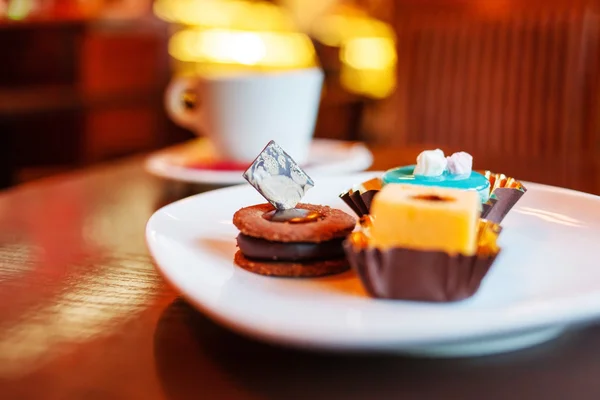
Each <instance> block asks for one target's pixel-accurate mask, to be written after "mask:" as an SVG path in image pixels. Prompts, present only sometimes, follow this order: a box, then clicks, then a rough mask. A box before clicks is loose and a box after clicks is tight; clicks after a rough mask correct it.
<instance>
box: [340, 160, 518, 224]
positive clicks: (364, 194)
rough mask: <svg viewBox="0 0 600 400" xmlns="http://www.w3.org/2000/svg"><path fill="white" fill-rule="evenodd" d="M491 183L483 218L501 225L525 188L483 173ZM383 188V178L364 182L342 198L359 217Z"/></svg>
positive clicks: (491, 174)
mask: <svg viewBox="0 0 600 400" xmlns="http://www.w3.org/2000/svg"><path fill="white" fill-rule="evenodd" d="M481 173H482V174H483V175H484V176H485V177H486V178H487V179H488V181H489V182H490V198H489V200H488V201H487V202H485V203H484V204H483V205H482V206H483V208H482V212H481V218H483V219H486V220H488V221H490V222H495V223H497V224H499V223H500V222H502V220H503V219H504V217H506V215H507V214H508V212H509V211H510V210H511V209H512V208H513V207H514V205H515V204H517V202H518V201H519V200H520V199H521V197H522V196H523V195H524V194H525V192H526V191H527V189H526V188H525V186H524V185H523V184H522V183H521V182H520V181H517V180H516V179H514V178H511V177H507V176H506V175H504V174H500V173H495V172H491V171H482V172H481ZM382 187H383V181H382V180H381V178H373V179H370V180H368V181H365V182H362V183H360V184H358V185H356V186H354V187H352V188H351V189H349V190H347V191H345V192H343V193H342V194H340V198H341V199H342V200H343V201H344V202H345V203H346V204H347V205H348V206H349V207H350V208H351V209H352V210H353V211H354V212H355V213H356V215H358V216H359V217H363V216H365V215H368V214H369V211H370V209H371V202H372V200H373V197H374V196H375V195H376V194H377V192H379V191H380V190H381V188H382Z"/></svg>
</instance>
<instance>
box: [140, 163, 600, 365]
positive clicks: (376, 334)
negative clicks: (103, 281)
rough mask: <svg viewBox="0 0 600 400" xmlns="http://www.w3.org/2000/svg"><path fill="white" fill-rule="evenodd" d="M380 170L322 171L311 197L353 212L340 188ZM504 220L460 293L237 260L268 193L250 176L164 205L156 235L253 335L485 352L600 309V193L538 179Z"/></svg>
mask: <svg viewBox="0 0 600 400" xmlns="http://www.w3.org/2000/svg"><path fill="white" fill-rule="evenodd" d="M374 175H376V173H361V174H355V175H351V176H345V177H336V178H333V177H321V178H318V179H315V183H316V186H315V187H314V188H313V189H311V190H310V191H309V192H308V194H307V197H306V198H305V201H309V202H313V203H321V204H328V205H331V206H334V207H339V208H341V209H344V210H346V211H348V212H351V211H350V210H349V208H348V207H346V205H345V204H344V203H343V202H342V201H341V200H340V199H339V198H338V194H339V193H340V192H341V191H343V190H344V189H346V188H348V187H350V186H351V185H352V184H354V183H357V182H360V181H363V180H365V179H367V178H369V177H372V176H374ZM527 187H528V192H527V193H526V194H525V195H524V196H523V197H522V199H521V201H520V202H519V203H518V204H517V206H516V207H515V208H513V210H512V211H511V213H510V214H509V215H508V216H507V217H506V219H505V220H504V222H503V226H504V230H503V232H502V234H501V236H500V239H499V240H500V245H501V246H502V248H503V251H502V252H501V254H500V255H499V257H498V258H497V260H496V263H495V264H494V265H493V267H492V269H491V270H490V272H489V273H488V275H487V276H486V278H485V279H484V280H483V282H482V285H481V287H480V290H479V291H478V292H477V293H476V294H475V296H474V297H472V298H470V299H467V300H464V301H462V302H458V303H450V304H431V303H420V302H409V301H386V300H378V299H373V298H369V297H366V296H365V292H364V290H363V289H362V286H361V285H360V282H359V280H358V279H357V278H356V277H355V275H354V274H353V273H352V272H348V273H344V274H342V275H338V276H333V277H328V278H319V279H304V280H301V279H283V278H270V277H264V276H259V275H255V274H252V273H250V272H247V271H245V270H243V269H241V268H239V267H236V266H235V265H234V264H233V262H232V258H233V255H234V252H235V250H236V246H235V236H236V235H237V230H236V228H235V227H234V226H233V225H232V223H231V218H232V215H233V213H234V212H235V211H236V210H238V209H239V208H241V207H244V206H248V205H251V204H255V203H259V202H263V201H264V200H263V199H262V198H261V197H260V195H259V194H258V193H256V192H255V191H254V189H253V188H251V187H250V186H249V185H244V186H236V187H232V188H226V189H220V190H216V191H212V192H207V193H203V194H200V195H196V196H193V197H190V198H187V199H184V200H181V201H178V202H176V203H173V204H170V205H168V206H166V207H164V208H162V209H160V210H158V211H157V212H156V213H155V214H154V215H153V216H152V217H151V219H150V220H149V222H148V225H147V230H146V235H147V243H148V247H149V249H150V252H151V254H152V256H153V257H154V258H155V260H156V262H157V265H158V268H159V270H160V271H161V273H162V274H163V275H164V277H165V278H166V279H167V280H168V281H169V282H171V284H173V285H174V286H175V287H176V288H178V289H179V290H180V291H181V293H182V294H183V295H184V296H185V297H186V298H187V299H188V300H189V301H190V302H191V303H193V304H195V305H196V306H197V307H198V309H200V310H201V311H203V312H205V313H206V314H208V315H209V316H210V317H212V318H213V319H215V320H216V321H218V322H219V323H221V324H223V325H225V326H227V327H229V328H231V329H232V330H235V331H237V332H240V333H242V334H245V335H249V336H251V337H254V338H258V339H261V340H265V341H270V342H274V343H279V344H285V345H293V346H299V347H307V348H316V349H329V350H344V351H346V350H386V351H399V352H406V353H414V354H428V355H431V354H434V355H445V356H454V355H474V354H486V353H494V352H501V351H507V350H510V349H517V348H522V347H527V346H530V345H533V344H535V343H539V342H542V341H545V340H549V339H551V338H553V337H556V336H557V335H559V334H560V333H561V332H562V331H563V330H564V329H565V328H567V327H569V326H572V325H573V324H575V323H581V322H588V321H591V320H592V319H595V318H598V317H600V264H599V263H598V245H599V243H600V198H599V197H598V196H593V195H589V194H583V193H579V192H575V191H571V190H567V189H560V188H555V187H550V186H544V185H539V184H533V183H527Z"/></svg>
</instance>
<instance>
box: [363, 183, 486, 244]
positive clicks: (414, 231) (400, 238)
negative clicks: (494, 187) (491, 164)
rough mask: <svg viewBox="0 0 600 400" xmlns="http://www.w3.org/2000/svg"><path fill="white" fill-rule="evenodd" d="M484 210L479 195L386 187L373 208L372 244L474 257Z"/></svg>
mask: <svg viewBox="0 0 600 400" xmlns="http://www.w3.org/2000/svg"><path fill="white" fill-rule="evenodd" d="M480 207H481V200H480V198H479V195H478V194H477V192H476V191H467V190H460V189H447V188H440V187H430V186H419V185H403V184H390V185H386V186H384V187H383V189H382V190H381V191H380V192H379V193H377V195H375V197H374V198H373V202H372V204H371V215H372V217H373V225H372V227H371V233H370V235H371V239H370V244H371V245H372V246H374V247H377V248H380V249H389V248H391V247H404V248H410V249H415V250H438V251H444V252H446V253H450V254H457V253H461V254H464V255H473V254H474V253H475V252H476V250H477V243H476V241H477V238H476V237H477V226H478V221H479V215H480Z"/></svg>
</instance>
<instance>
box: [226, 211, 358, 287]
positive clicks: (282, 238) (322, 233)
mask: <svg viewBox="0 0 600 400" xmlns="http://www.w3.org/2000/svg"><path fill="white" fill-rule="evenodd" d="M295 209H296V210H308V211H311V212H312V215H313V217H314V218H312V219H310V220H307V221H302V222H293V221H275V220H273V219H272V218H269V215H270V213H271V212H273V211H274V210H275V207H274V206H272V205H271V204H268V203H266V204H257V205H253V206H250V207H245V208H242V209H240V210H238V211H237V212H236V213H235V214H234V217H233V224H234V225H235V226H236V227H237V228H238V229H239V231H240V234H239V235H238V237H237V245H238V248H239V251H238V252H237V254H236V255H235V262H236V264H237V265H239V266H240V267H242V268H244V269H246V270H249V271H251V272H254V273H258V274H262V275H272V276H288V277H292V276H294V277H315V276H323V275H330V274H334V273H339V272H343V271H345V270H347V269H348V268H349V265H348V263H347V261H346V257H345V253H344V248H343V241H344V239H345V238H346V237H347V236H348V235H349V234H350V233H351V232H352V231H353V230H354V227H355V226H356V220H355V218H354V217H352V216H350V215H349V214H347V213H345V212H343V211H341V210H338V209H334V208H331V207H328V206H321V205H314V204H306V203H299V204H297V205H296V208H295Z"/></svg>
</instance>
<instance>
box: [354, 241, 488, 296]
mask: <svg viewBox="0 0 600 400" xmlns="http://www.w3.org/2000/svg"><path fill="white" fill-rule="evenodd" d="M344 248H345V250H346V257H347V258H348V261H349V263H350V265H351V266H352V268H353V269H354V270H355V271H356V273H357V274H358V276H359V277H360V279H361V281H362V283H363V285H364V287H365V289H366V290H367V292H369V294H370V295H371V296H373V297H378V298H384V299H395V300H416V301H430V302H450V301H458V300H463V299H466V298H468V297H471V296H472V295H473V294H475V292H477V290H478V289H479V285H480V283H481V281H482V280H483V278H484V276H485V275H486V274H487V272H488V270H489V269H490V267H491V266H492V264H493V263H494V260H495V258H496V255H487V256H483V257H481V256H477V255H474V256H463V255H455V256H451V255H449V254H446V253H444V252H440V251H418V250H410V249H402V248H395V249H390V250H384V251H381V250H379V249H375V248H367V249H361V250H359V251H356V250H354V249H353V245H352V244H351V243H348V242H346V243H344Z"/></svg>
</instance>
